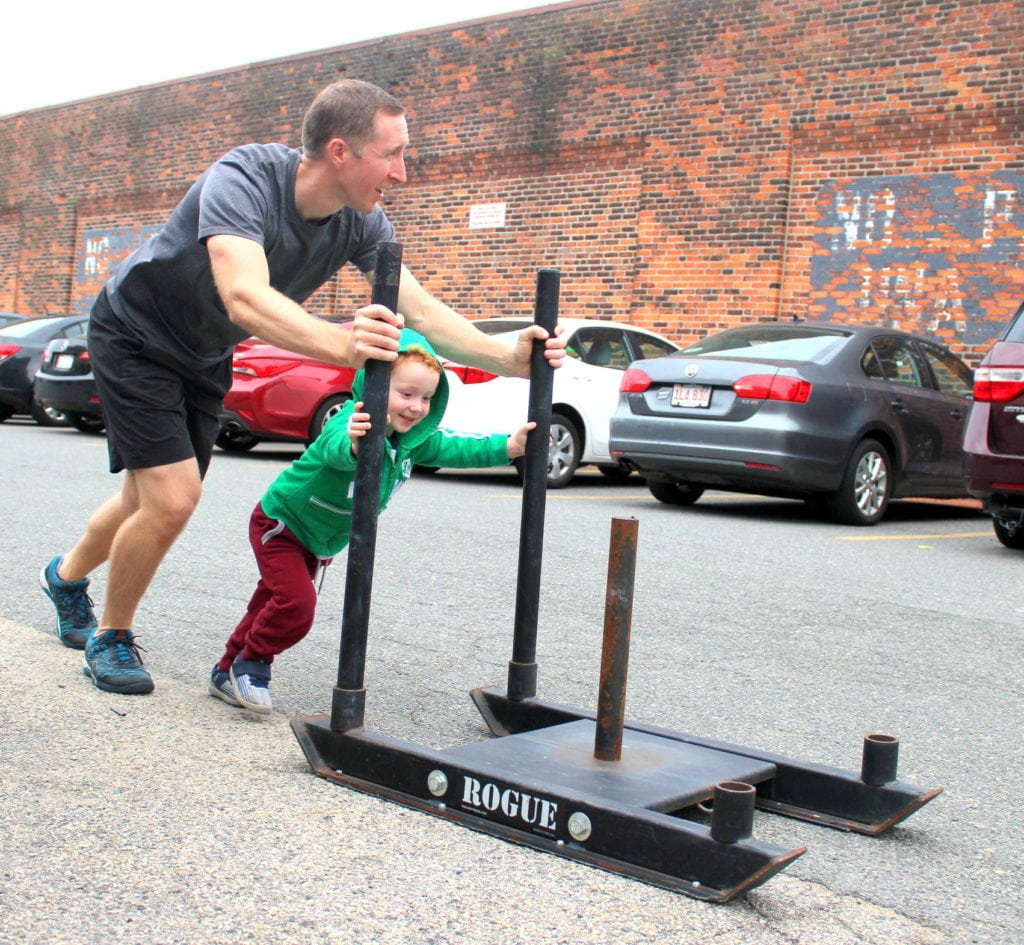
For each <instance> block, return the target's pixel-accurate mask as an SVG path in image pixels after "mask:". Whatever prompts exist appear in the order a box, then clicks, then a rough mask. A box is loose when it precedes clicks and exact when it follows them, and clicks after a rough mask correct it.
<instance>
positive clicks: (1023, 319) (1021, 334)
mask: <svg viewBox="0 0 1024 945" xmlns="http://www.w3.org/2000/svg"><path fill="white" fill-rule="evenodd" d="M1002 340H1003V341H1016V342H1022V341H1024V303H1022V304H1021V306H1020V308H1018V309H1017V311H1016V313H1015V314H1014V316H1013V318H1012V319H1011V320H1010V324H1009V326H1008V327H1007V329H1006V333H1005V334H1004V335H1003V338H1002Z"/></svg>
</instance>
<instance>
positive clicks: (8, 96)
mask: <svg viewBox="0 0 1024 945" xmlns="http://www.w3.org/2000/svg"><path fill="white" fill-rule="evenodd" d="M378 2H379V0H378ZM547 5H549V4H547V3H538V2H536V0H534V2H516V0H418V2H415V3H411V2H408V0H405V2H402V0H399V2H397V3H381V2H379V5H378V3H374V2H368V0H354V2H353V0H331V2H324V0H291V2H289V0H285V2H280V0H278V2H276V3H271V2H268V0H246V2H244V3H238V2H229V0H170V2H168V0H164V2H162V3H153V2H146V0H132V2H128V0H104V2H103V3H75V4H63V3H61V4H47V3H42V2H40V0H21V2H18V3H14V4H9V5H8V6H9V9H8V10H6V11H5V13H4V17H3V20H4V28H3V33H4V41H3V48H2V50H0V115H10V114H13V113H14V112H22V111H26V110H28V109H32V108H44V107H46V106H47V105H59V104H63V103H64V102H73V101H76V100H77V99H82V98H91V97H92V96H94V95H104V94H106V93H108V92H119V91H121V90H123V89H131V88H136V87H137V86H140V85H150V84H152V83H154V82H164V81H167V80H168V79H180V78H184V77H186V76H192V75H199V74H201V73H204V72H216V71H219V70H222V69H230V68H232V67H234V66H241V65H246V64H248V63H251V62H262V61H264V60H266V59H276V58H278V57H280V56H291V55H295V54H296V53H304V52H311V51H313V50H318V49H328V48H331V47H333V46H345V45H347V44H349V43H356V42H360V41H362V40H366V39H374V38H377V37H379V36H391V35H394V34H395V33H407V32H410V31H411V30H418V29H426V28H428V27H432V26H445V25H448V24H450V23H460V22H464V21H466V20H475V19H481V18H484V17H487V16H493V15H495V14H497V13H507V12H511V11H513V10H525V9H528V8H531V7H542V6H547ZM290 13H291V14H293V15H291V16H289V14H290Z"/></svg>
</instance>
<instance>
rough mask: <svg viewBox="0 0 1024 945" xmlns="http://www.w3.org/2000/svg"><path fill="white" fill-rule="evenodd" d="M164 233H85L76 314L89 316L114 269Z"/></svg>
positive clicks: (142, 229) (128, 229)
mask: <svg viewBox="0 0 1024 945" xmlns="http://www.w3.org/2000/svg"><path fill="white" fill-rule="evenodd" d="M160 230H161V227H159V226H112V227H105V228H103V229H95V230H83V231H82V235H81V237H80V240H79V249H78V264H77V266H76V268H75V286H74V305H73V308H74V311H75V312H80V313H81V314H83V315H87V314H88V313H89V309H90V308H91V307H92V303H93V301H94V300H95V298H96V296H97V295H99V292H100V289H102V288H103V286H104V284H105V283H106V281H107V279H109V278H110V273H111V270H112V269H113V268H114V266H115V265H117V263H119V262H120V261H121V260H122V259H124V258H125V257H126V256H128V255H129V254H131V253H132V252H133V251H134V250H136V249H138V247H139V246H140V245H142V243H143V242H145V241H146V240H148V239H149V238H150V237H152V236H156V234H157V233H159V232H160Z"/></svg>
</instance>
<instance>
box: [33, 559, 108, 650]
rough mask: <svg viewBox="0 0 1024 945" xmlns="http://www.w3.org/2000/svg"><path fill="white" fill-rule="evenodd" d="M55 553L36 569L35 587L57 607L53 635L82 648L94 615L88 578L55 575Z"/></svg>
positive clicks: (76, 648) (94, 625)
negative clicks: (49, 559) (49, 560)
mask: <svg viewBox="0 0 1024 945" xmlns="http://www.w3.org/2000/svg"><path fill="white" fill-rule="evenodd" d="M60 562H61V557H60V556H59V555H58V556H57V557H56V558H54V559H53V560H52V561H51V562H50V563H49V564H48V565H47V566H46V567H45V568H43V570H42V571H40V572H39V586H40V587H41V588H42V589H43V593H44V594H45V595H46V596H47V597H49V598H50V600H52V601H53V605H54V607H56V608H57V638H58V639H59V640H60V642H61V643H63V644H64V645H65V646H67V647H70V648H71V649H72V650H84V649H85V641H86V640H88V639H89V634H90V633H92V632H93V630H95V629H96V615H95V614H94V613H93V610H92V598H90V597H89V594H88V590H89V579H88V578H85V579H84V580H81V581H65V580H64V579H63V578H60V577H58V576H57V568H58V567H60Z"/></svg>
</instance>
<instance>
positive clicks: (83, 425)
mask: <svg viewBox="0 0 1024 945" xmlns="http://www.w3.org/2000/svg"><path fill="white" fill-rule="evenodd" d="M65 416H66V417H67V418H68V423H70V424H71V426H73V427H74V428H75V429H76V430H78V431H80V432H82V433H102V432H103V431H104V430H105V429H106V426H107V425H106V424H105V423H104V422H103V418H102V417H97V416H94V415H92V414H88V413H70V412H68V413H66V414H65Z"/></svg>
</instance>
